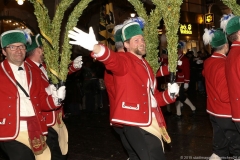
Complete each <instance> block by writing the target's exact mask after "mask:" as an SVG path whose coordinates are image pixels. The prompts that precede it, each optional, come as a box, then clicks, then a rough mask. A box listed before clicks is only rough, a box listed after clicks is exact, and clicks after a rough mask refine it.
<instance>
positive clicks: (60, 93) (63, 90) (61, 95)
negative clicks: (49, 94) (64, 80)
mask: <svg viewBox="0 0 240 160" xmlns="http://www.w3.org/2000/svg"><path fill="white" fill-rule="evenodd" d="M65 97H66V87H65V86H62V87H60V88H58V90H57V98H58V99H60V100H62V101H63V100H64V99H65Z"/></svg>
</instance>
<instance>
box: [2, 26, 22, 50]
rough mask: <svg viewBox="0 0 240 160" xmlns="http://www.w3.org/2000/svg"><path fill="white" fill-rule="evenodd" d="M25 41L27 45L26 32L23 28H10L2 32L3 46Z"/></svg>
mask: <svg viewBox="0 0 240 160" xmlns="http://www.w3.org/2000/svg"><path fill="white" fill-rule="evenodd" d="M13 43H23V44H25V45H26V43H27V40H26V37H25V34H24V32H23V31H21V30H9V31H6V32H3V33H2V34H1V47H2V48H4V47H6V46H8V45H9V44H13Z"/></svg>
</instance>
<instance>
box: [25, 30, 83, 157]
mask: <svg viewBox="0 0 240 160" xmlns="http://www.w3.org/2000/svg"><path fill="white" fill-rule="evenodd" d="M81 60H82V56H79V57H77V58H76V59H75V60H74V61H73V62H72V63H71V64H70V67H69V74H71V73H73V72H75V71H78V70H79V69H80V68H81V66H82V61H81ZM26 62H27V63H28V64H29V66H31V67H33V68H35V69H36V70H37V71H38V72H39V74H40V75H41V78H42V81H43V84H44V86H45V87H46V88H47V87H48V86H49V85H50V84H49V78H48V75H47V71H46V65H45V63H44V52H43V46H42V41H41V35H40V34H37V35H36V36H31V44H28V45H27V58H26ZM50 86H51V87H49V90H51V88H52V87H53V88H54V86H53V85H50ZM64 87H65V86H64ZM42 114H43V115H44V116H45V117H46V123H47V127H48V135H47V141H46V142H47V144H48V146H49V148H50V151H51V160H65V159H67V152H68V131H67V128H66V126H65V124H64V122H63V120H62V117H63V107H62V106H61V107H59V108H58V109H57V110H53V111H51V112H49V111H48V112H47V111H44V112H42Z"/></svg>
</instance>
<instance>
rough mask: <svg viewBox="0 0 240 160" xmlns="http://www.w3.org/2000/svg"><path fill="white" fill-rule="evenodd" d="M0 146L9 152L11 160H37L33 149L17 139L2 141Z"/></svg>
mask: <svg viewBox="0 0 240 160" xmlns="http://www.w3.org/2000/svg"><path fill="white" fill-rule="evenodd" d="M0 147H1V148H2V150H3V151H4V152H5V153H6V154H7V156H8V158H9V160H22V159H24V160H35V156H34V154H33V152H32V150H31V149H30V148H28V147H27V146H26V145H25V144H23V143H21V142H18V141H16V140H11V141H6V142H0Z"/></svg>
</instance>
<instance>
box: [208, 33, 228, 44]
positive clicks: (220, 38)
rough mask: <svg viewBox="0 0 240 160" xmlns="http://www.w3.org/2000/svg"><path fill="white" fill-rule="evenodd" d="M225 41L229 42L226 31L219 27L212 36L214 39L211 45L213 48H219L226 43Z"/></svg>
mask: <svg viewBox="0 0 240 160" xmlns="http://www.w3.org/2000/svg"><path fill="white" fill-rule="evenodd" d="M225 43H227V37H226V35H225V33H224V32H223V30H221V29H217V30H216V31H215V32H214V33H213V38H212V41H211V42H210V45H211V46H212V47H213V48H217V47H219V46H222V45H224V44H225Z"/></svg>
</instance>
